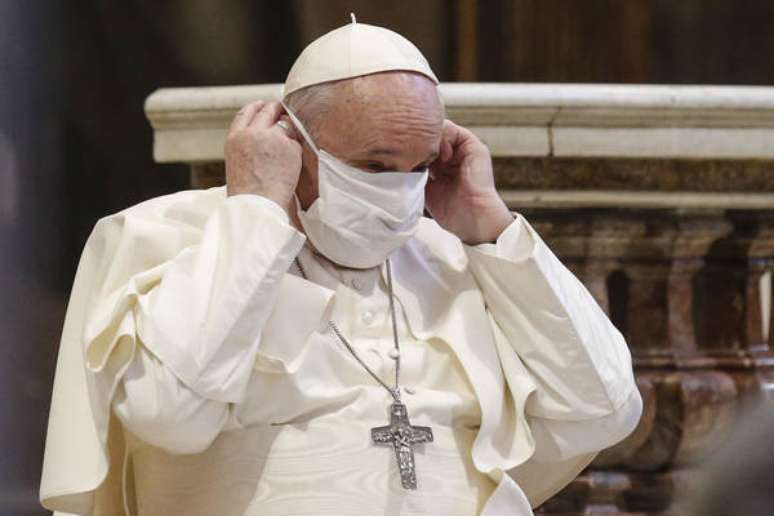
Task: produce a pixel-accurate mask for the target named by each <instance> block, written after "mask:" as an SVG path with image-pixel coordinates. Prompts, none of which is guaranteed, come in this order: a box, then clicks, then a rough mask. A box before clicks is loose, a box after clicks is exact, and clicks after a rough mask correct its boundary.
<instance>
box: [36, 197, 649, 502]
mask: <svg viewBox="0 0 774 516" xmlns="http://www.w3.org/2000/svg"><path fill="white" fill-rule="evenodd" d="M303 244H304V236H303V235H302V234H301V233H299V232H298V231H296V230H295V229H294V228H293V227H292V226H290V225H289V224H288V220H287V215H286V214H285V213H284V212H283V211H282V210H281V209H280V208H279V207H278V206H276V205H275V204H273V203H272V202H271V201H269V200H267V199H264V198H261V197H258V196H252V195H237V196H232V197H227V196H226V193H225V188H224V187H218V188H211V189H209V190H203V191H184V192H178V193H176V194H172V195H168V196H164V197H160V198H156V199H151V200H149V201H146V202H144V203H141V204H139V205H136V206H133V207H131V208H129V209H127V210H124V211H122V212H120V213H117V214H114V215H111V216H108V217H105V218H103V219H101V220H100V221H99V222H98V224H97V225H96V227H95V229H94V231H93V232H92V234H91V235H90V237H89V240H88V242H87V244H86V246H85V248H84V252H83V254H82V257H81V262H80V264H79V267H78V272H77V275H76V279H75V283H74V286H73V291H72V293H71V298H70V303H69V305H68V312H67V317H66V321H65V328H64V331H63V335H62V342H61V346H60V354H59V361H58V364H57V374H56V379H55V387H54V395H53V399H52V406H51V414H50V418H49V432H48V436H47V442H46V453H45V459H44V471H43V477H42V482H41V490H40V496H41V501H42V502H43V504H44V505H45V506H46V507H48V508H50V509H52V510H57V511H62V512H66V513H76V514H111V513H121V511H122V510H123V509H122V506H123V502H122V501H121V500H120V498H121V489H120V480H121V478H120V477H121V475H120V469H121V466H122V465H121V464H120V459H121V457H122V456H123V454H122V452H121V449H122V446H123V439H122V434H123V433H124V430H123V428H124V427H123V425H121V424H120V423H119V421H120V420H122V421H123V422H124V424H125V425H127V426H129V427H130V429H131V430H132V433H134V434H136V435H137V436H140V437H144V438H145V439H148V440H153V441H155V442H154V443H153V444H154V445H156V446H159V447H161V448H164V449H167V450H168V451H170V452H172V453H192V452H199V451H200V450H205V449H207V448H208V447H209V446H210V443H211V442H212V441H213V440H217V439H219V438H220V437H219V436H222V435H224V433H223V432H222V431H223V430H224V429H227V430H237V431H238V429H239V421H238V420H237V418H235V417H234V407H235V406H237V405H239V404H241V403H243V402H244V400H245V397H246V396H247V395H248V391H247V388H248V385H249V382H250V378H251V377H253V376H254V375H256V374H261V373H260V371H261V368H263V369H272V368H274V369H276V370H282V369H283V368H287V366H288V364H286V363H283V362H282V361H281V360H280V361H278V360H277V359H276V357H272V356H270V355H263V354H262V353H261V344H262V341H265V340H267V339H272V340H278V341H279V340H285V341H289V340H290V341H293V339H295V340H294V342H305V341H306V339H307V338H308V337H309V336H310V335H312V334H313V333H315V332H316V331H317V330H319V329H320V326H321V324H322V325H324V323H325V317H324V315H325V314H326V310H327V309H328V308H329V303H330V301H331V299H332V298H333V297H334V292H333V291H332V290H329V289H326V288H323V287H316V288H315V287H314V286H313V285H312V284H310V283H309V282H304V281H303V280H301V279H299V278H297V277H295V276H293V275H290V274H288V273H287V271H288V269H289V268H290V266H291V264H292V262H293V259H294V257H295V256H296V255H297V254H298V252H299V251H300V249H301V248H302V246H303ZM392 262H393V273H394V282H395V295H396V298H397V300H398V301H399V302H400V305H401V306H402V307H403V308H404V313H405V316H406V317H407V319H408V324H409V326H410V329H411V332H412V334H413V335H414V336H415V337H416V338H417V339H420V340H429V339H441V340H443V341H445V342H446V343H447V344H448V345H449V346H450V348H451V349H452V350H453V351H454V354H455V356H456V358H457V359H459V361H460V363H461V364H462V366H463V367H464V369H465V372H466V374H467V376H468V378H469V380H470V382H471V385H472V388H473V391H474V392H475V394H476V397H477V399H478V402H479V404H480V409H481V422H480V428H479V431H478V434H477V436H476V438H475V442H474V443H473V446H472V450H471V452H472V461H473V463H474V464H475V467H476V469H477V470H479V471H480V472H482V473H484V474H487V475H489V476H490V477H491V478H492V480H493V481H494V482H495V483H496V484H497V488H496V489H495V491H494V493H493V495H492V496H491V498H490V499H489V501H488V503H487V504H486V507H485V508H484V510H483V511H482V514H484V515H486V516H491V515H497V514H513V513H514V509H515V508H518V509H516V513H517V514H530V513H531V510H530V509H529V506H530V505H531V506H532V507H534V506H537V505H538V504H540V503H542V502H543V501H544V500H546V499H547V498H549V497H550V496H552V495H553V494H555V493H556V492H557V491H558V490H560V489H561V488H562V487H563V486H564V485H566V484H567V483H568V482H569V481H571V480H572V478H574V477H575V476H576V475H577V474H578V473H579V472H580V471H581V470H582V469H583V468H584V467H585V466H586V465H587V464H588V463H589V462H590V461H591V460H592V459H593V457H594V456H595V455H596V453H598V451H599V450H601V449H604V448H606V447H609V446H611V445H613V444H615V443H616V442H618V441H620V440H621V439H623V438H624V437H625V436H626V435H628V434H629V433H630V432H631V431H632V430H633V429H634V427H635V426H636V424H637V422H638V420H639V417H640V414H641V411H642V400H641V398H640V395H639V393H638V391H637V388H636V384H635V382H634V376H633V371H632V365H631V356H630V353H629V350H628V348H627V346H626V343H625V341H624V339H623V337H622V336H621V334H620V332H618V330H616V329H615V327H614V326H613V325H612V323H611V322H610V321H609V319H608V318H607V316H606V315H605V314H604V312H603V311H602V310H601V308H600V307H599V306H598V304H597V303H596V302H595V301H594V299H593V298H592V297H591V295H590V294H589V293H588V291H587V290H586V288H585V287H584V286H583V285H582V284H581V283H580V282H579V281H578V280H577V278H575V276H574V275H572V273H571V272H570V271H569V270H567V269H566V267H564V266H563V265H562V264H561V263H560V262H559V260H558V259H557V258H556V257H555V256H554V255H553V253H552V252H551V250H550V249H549V248H548V247H547V246H546V245H545V243H544V242H543V241H542V239H541V238H540V237H539V235H538V234H537V233H536V232H535V231H534V229H533V228H532V227H531V226H530V225H529V223H528V222H527V221H526V220H525V219H524V217H523V216H521V215H518V214H517V216H516V219H515V221H514V222H513V224H511V226H509V227H508V228H507V229H506V230H505V231H504V233H503V234H502V235H501V236H500V238H499V239H498V241H497V243H496V244H482V245H479V246H466V245H464V244H462V243H461V242H460V241H459V240H458V239H456V237H454V236H453V235H451V234H449V233H447V232H446V231H444V230H442V229H441V228H440V227H439V226H438V225H437V224H436V223H435V222H434V221H432V220H429V219H423V220H422V222H421V224H420V228H419V230H418V232H417V234H416V236H415V238H413V239H412V240H410V241H409V242H408V243H407V244H405V245H404V246H403V247H402V248H401V249H399V250H398V251H396V252H395V253H394V254H393V256H392ZM299 303H302V309H303V310H299ZM299 313H304V314H305V315H306V316H305V317H299V316H298V314H299ZM148 352H149V353H148ZM151 355H152V357H153V358H154V359H156V362H153V364H154V366H153V367H152V372H151V371H148V370H146V373H148V374H147V377H146V378H145V380H147V379H150V380H152V382H153V384H152V385H154V387H153V388H154V389H155V390H154V397H153V399H155V400H157V401H158V402H159V403H158V405H157V406H148V405H142V406H141V405H140V404H134V405H132V404H131V399H133V396H132V395H131V394H132V393H131V392H130V391H127V389H126V387H127V386H129V385H131V384H132V382H130V381H128V380H127V379H126V378H125V375H126V374H127V370H129V374H134V375H135V376H134V379H135V380H136V379H137V369H136V366H137V364H138V363H140V362H141V361H142V360H143V358H142V357H145V360H146V362H145V364H146V366H148V364H150V362H147V360H148V357H150V356H151ZM133 364H134V366H135V368H134V369H132V368H131V367H132V365H133ZM271 374H274V373H271ZM139 376H142V374H140V375H139ZM134 385H135V386H137V385H139V384H134ZM145 385H146V386H147V385H148V384H147V382H146V384H145ZM116 392H117V393H118V394H119V396H118V398H116V397H115V393H116ZM144 392H146V393H147V390H146V391H144ZM139 396H140V397H141V398H142V397H143V396H144V395H142V394H139ZM134 399H140V398H136V397H135V398H134ZM142 399H144V400H147V399H148V398H147V396H145V397H144V398H142ZM111 406H115V407H116V413H117V414H119V415H120V416H121V419H120V420H119V419H115V418H112V419H113V421H112V423H111V424H110V432H108V426H109V423H110V421H111ZM170 406H172V407H173V409H170ZM164 418H166V419H164ZM413 422H414V423H415V424H417V422H415V421H413ZM171 423H174V424H171ZM188 430H191V431H188ZM200 455H202V456H206V452H205V453H201V454H200ZM117 462H118V463H117ZM117 470H118V471H117ZM504 473H507V474H504ZM117 486H118V487H117ZM130 505H131V502H130ZM119 508H121V509H120V510H119Z"/></svg>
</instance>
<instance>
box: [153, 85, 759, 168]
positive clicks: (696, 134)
mask: <svg viewBox="0 0 774 516" xmlns="http://www.w3.org/2000/svg"><path fill="white" fill-rule="evenodd" d="M441 89H442V92H443V95H444V98H445V100H446V105H447V109H448V112H449V116H450V118H452V119H453V120H455V121H457V122H458V123H461V124H463V125H466V126H467V127H470V128H471V129H472V130H473V131H474V132H475V133H477V134H478V135H479V136H480V137H481V138H482V139H483V140H484V141H485V142H487V144H488V145H489V146H490V148H491V150H492V154H493V155H495V156H534V157H540V156H552V155H553V156H560V157H631V158H686V159H772V158H774V87H771V88H770V87H737V86H666V85H608V84H513V83H502V84H486V83H447V84H442V85H441ZM280 90H281V85H279V84H263V85H247V86H226V87H209V88H171V89H160V90H157V91H156V92H154V93H153V94H151V95H150V96H149V97H148V99H147V101H146V103H145V111H146V114H147V116H148V119H149V120H150V123H151V125H152V126H153V129H154V157H155V158H156V160H157V161H160V162H195V161H218V160H221V159H223V141H224V139H225V134H226V128H227V127H228V124H229V122H230V120H231V118H232V116H233V115H234V113H235V112H236V111H237V110H238V109H239V107H241V106H242V105H244V104H246V103H247V102H249V101H251V100H255V99H267V100H274V99H278V98H279V95H280Z"/></svg>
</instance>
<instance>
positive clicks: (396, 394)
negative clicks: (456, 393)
mask: <svg viewBox="0 0 774 516" xmlns="http://www.w3.org/2000/svg"><path fill="white" fill-rule="evenodd" d="M295 261H296V267H298V270H299V271H300V272H301V276H303V277H304V279H306V280H308V279H309V276H307V274H306V270H305V269H304V266H303V265H301V260H299V259H298V256H296V258H295ZM386 265H387V267H386V268H387V290H388V292H389V295H390V317H391V319H392V337H393V341H394V344H395V353H396V356H395V387H390V386H389V385H387V384H386V383H384V381H382V379H381V378H379V376H378V375H377V374H376V373H374V372H373V370H372V369H371V368H370V367H368V364H366V363H365V362H364V361H363V359H361V358H360V356H359V355H358V354H357V353H356V352H355V349H354V348H353V347H352V345H351V344H350V343H349V341H348V340H347V339H346V338H344V335H343V334H342V333H341V330H339V327H338V326H337V325H336V323H335V322H333V321H328V326H330V328H331V330H333V333H334V335H336V337H337V338H338V339H339V341H341V343H342V344H344V346H345V347H346V348H347V349H348V350H349V352H350V353H351V354H352V356H353V357H354V358H355V360H357V361H358V362H359V363H360V365H362V366H363V368H364V369H365V370H366V371H368V374H370V375H371V376H372V377H373V378H374V380H376V381H377V382H379V384H380V385H381V386H382V387H384V388H385V389H386V390H387V392H388V393H390V396H392V398H393V399H394V400H395V401H397V402H400V343H399V342H398V325H397V321H396V319H395V300H394V297H395V296H394V295H393V292H392V267H391V266H390V259H389V258H388V259H387V263H386Z"/></svg>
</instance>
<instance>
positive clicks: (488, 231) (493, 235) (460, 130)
mask: <svg viewBox="0 0 774 516" xmlns="http://www.w3.org/2000/svg"><path fill="white" fill-rule="evenodd" d="M425 201H426V203H425V206H426V207H427V209H428V211H429V212H430V213H431V214H432V215H433V218H434V219H435V220H436V221H437V222H438V224H440V226H441V227H442V228H444V229H446V230H447V231H449V232H451V233H454V234H455V235H457V237H458V238H459V239H460V240H462V241H463V242H465V243H466V244H469V245H476V244H480V243H484V242H493V241H495V240H496V239H497V237H498V236H499V235H500V233H502V232H503V230H505V228H506V227H508V225H509V224H510V223H511V222H513V216H512V215H511V212H510V211H509V210H508V207H507V206H506V205H505V203H504V202H503V200H502V199H501V198H500V196H499V194H498V193H497V190H496V188H495V184H494V175H493V173H492V157H491V156H490V154H489V149H488V148H487V147H486V145H484V144H483V143H481V140H479V139H478V138H476V136H475V135H474V134H473V133H471V132H470V131H468V130H467V129H465V128H464V127H460V126H458V125H456V124H454V123H452V122H450V121H449V120H445V121H444V123H443V133H442V136H441V150H440V156H439V157H438V160H436V162H435V163H434V164H433V165H432V166H431V167H430V179H429V181H428V183H427V187H426V189H425Z"/></svg>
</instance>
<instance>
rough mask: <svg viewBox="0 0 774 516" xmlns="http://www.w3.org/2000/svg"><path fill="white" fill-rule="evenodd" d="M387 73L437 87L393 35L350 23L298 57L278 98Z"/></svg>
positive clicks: (415, 52) (416, 54)
mask: <svg viewBox="0 0 774 516" xmlns="http://www.w3.org/2000/svg"><path fill="white" fill-rule="evenodd" d="M389 70H406V71H412V72H417V73H420V74H422V75H424V76H426V77H428V78H429V79H430V80H432V81H433V82H434V83H435V84H438V78H436V76H435V74H434V73H433V71H432V70H431V69H430V65H429V64H428V62H427V59H425V56H423V55H422V52H420V51H419V49H418V48H417V47H416V46H415V45H414V44H413V43H412V42H410V41H409V40H407V39H406V38H404V37H403V36H401V35H400V34H398V33H397V32H394V31H391V30H389V29H385V28H384V27H377V26H375V25H367V24H365V23H357V21H356V20H355V16H354V15H352V23H349V24H347V25H344V26H343V27H339V28H338V29H334V30H332V31H330V32H328V33H327V34H323V35H322V36H320V37H319V38H317V39H316V40H314V41H313V42H311V43H310V44H309V45H308V46H307V47H306V48H305V49H304V50H303V51H302V52H301V55H299V56H298V59H296V62H295V63H293V67H292V68H291V69H290V72H289V73H288V77H287V79H286V80H285V85H284V87H283V89H282V96H283V98H284V97H287V96H288V95H289V94H291V93H293V92H294V91H297V90H300V89H302V88H306V87H307V86H312V85H314V84H321V83H324V82H330V81H338V80H341V79H350V78H353V77H359V76H361V75H368V74H372V73H377V72H386V71H389Z"/></svg>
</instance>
